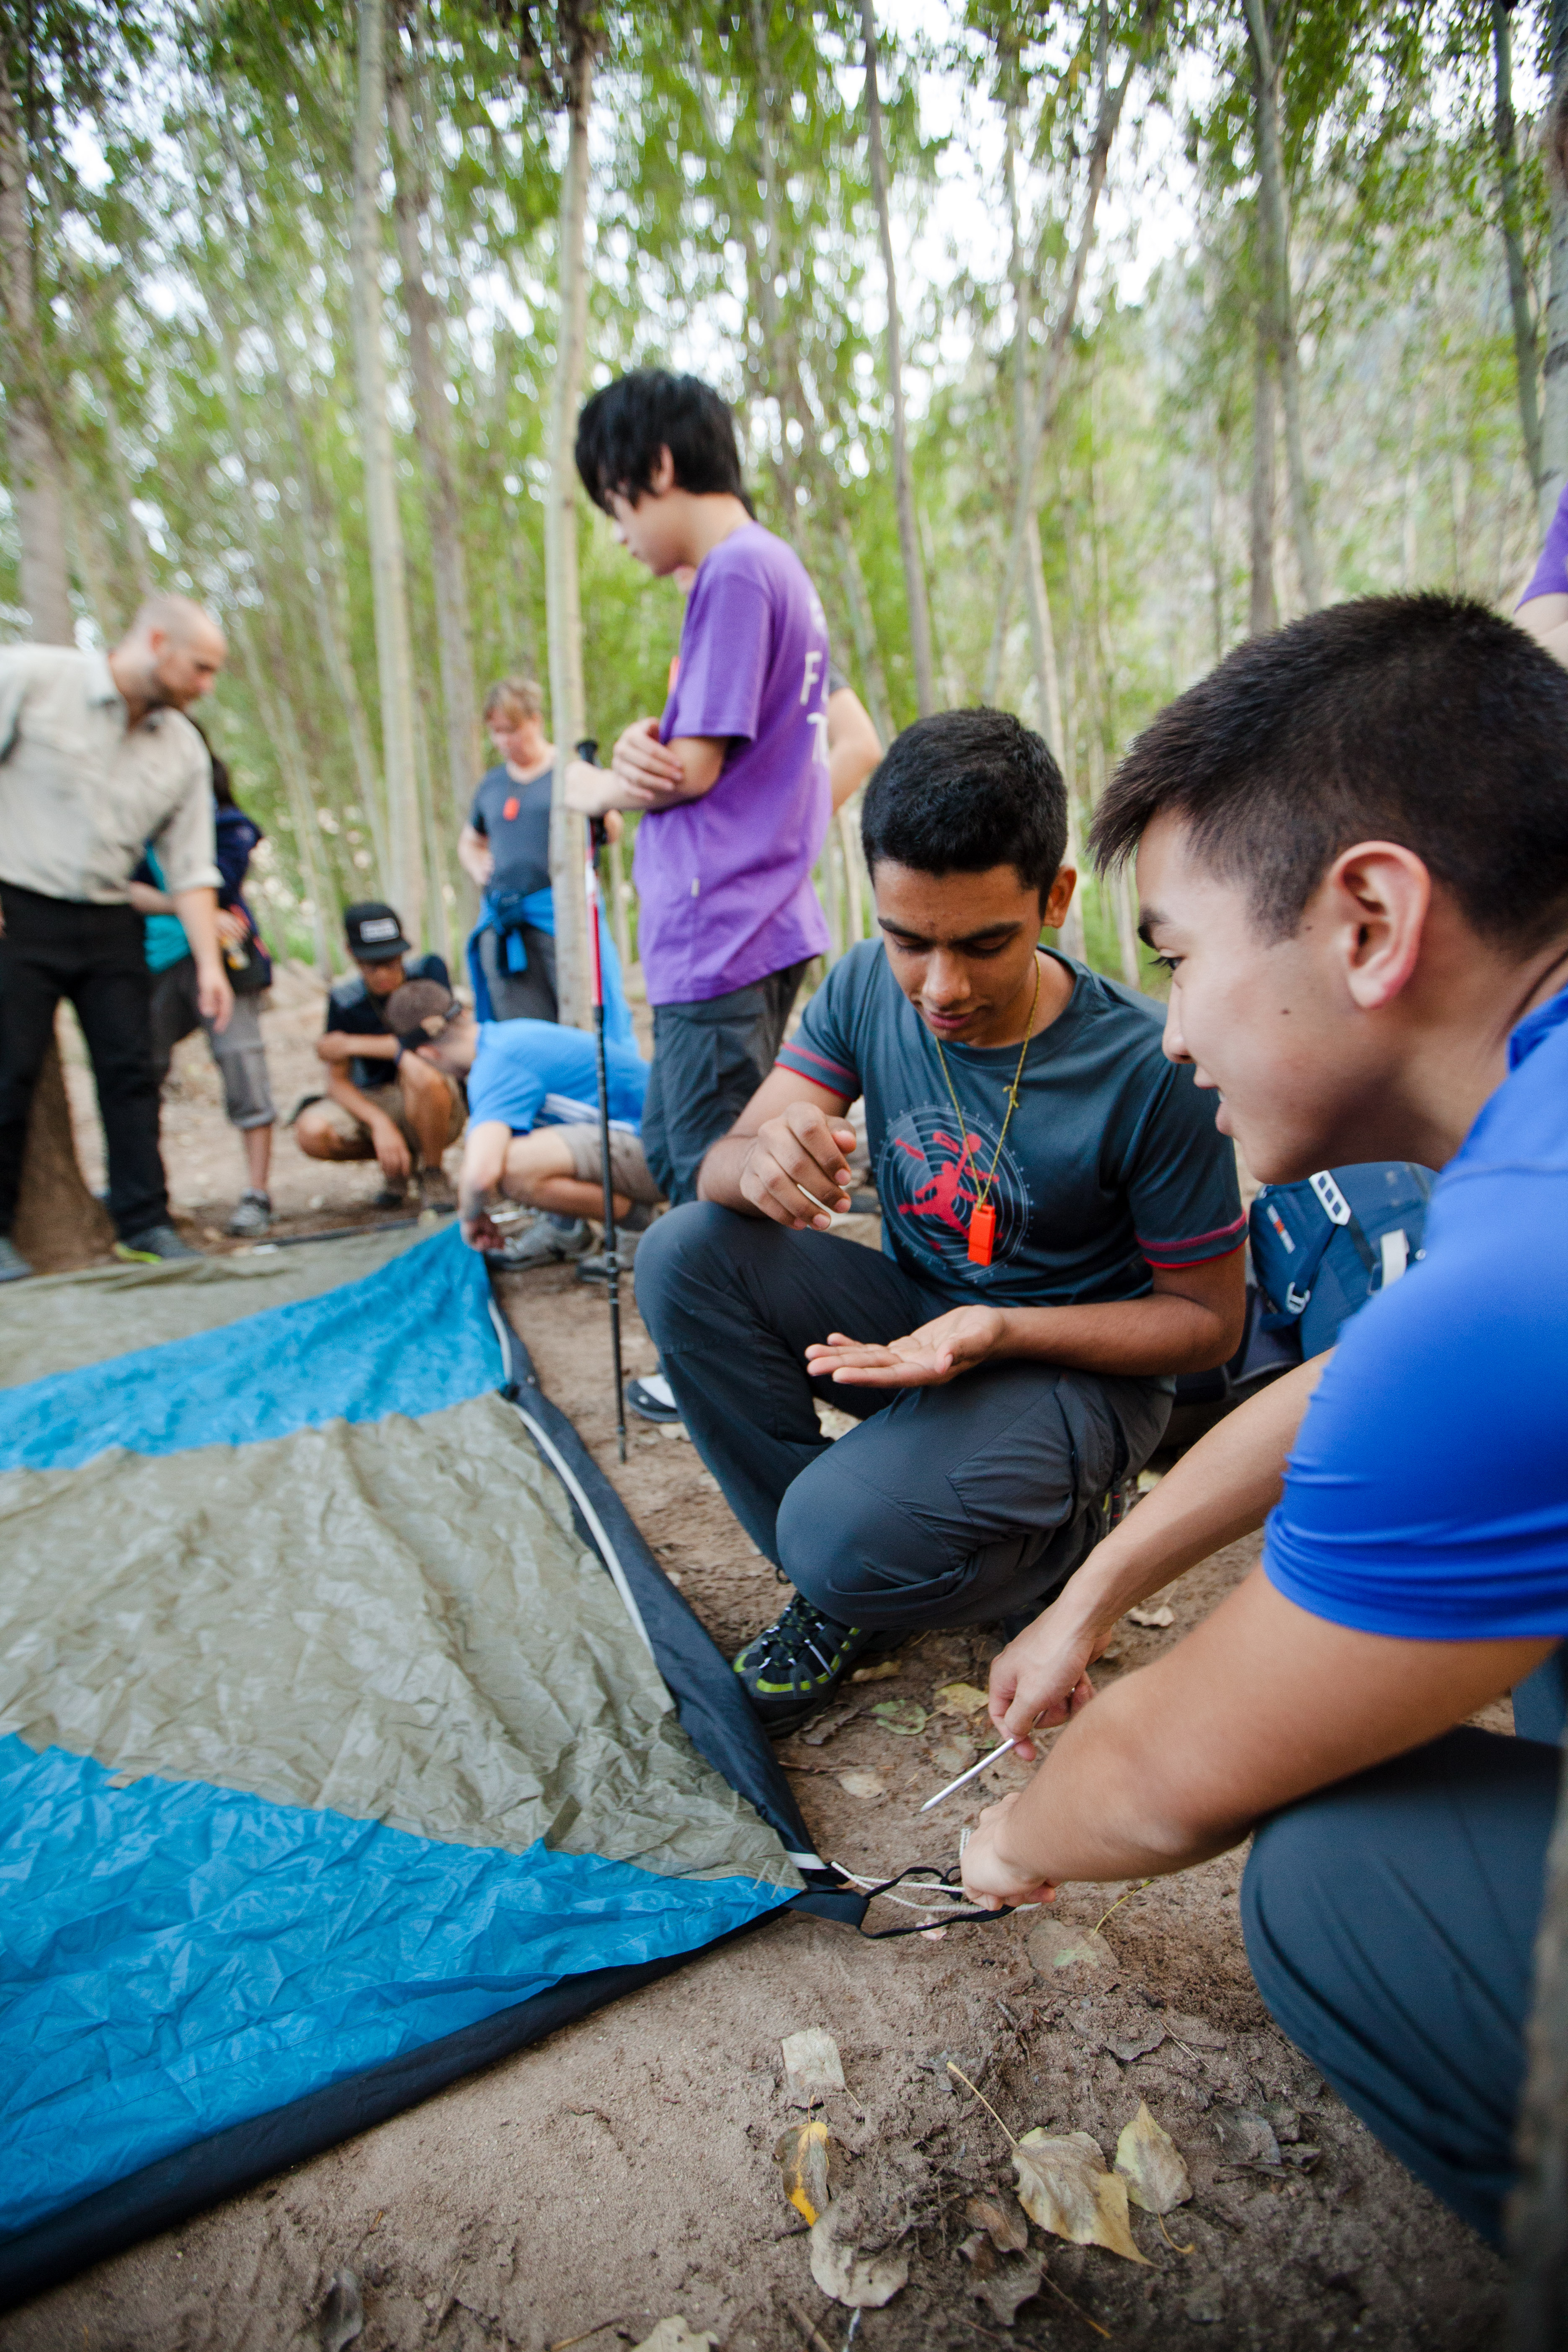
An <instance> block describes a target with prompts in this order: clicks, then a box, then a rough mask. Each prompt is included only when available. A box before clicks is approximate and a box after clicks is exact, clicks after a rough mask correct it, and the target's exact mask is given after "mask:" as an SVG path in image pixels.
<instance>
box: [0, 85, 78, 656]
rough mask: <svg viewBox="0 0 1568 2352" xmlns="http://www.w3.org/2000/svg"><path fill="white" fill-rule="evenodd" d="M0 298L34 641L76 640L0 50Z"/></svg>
mask: <svg viewBox="0 0 1568 2352" xmlns="http://www.w3.org/2000/svg"><path fill="white" fill-rule="evenodd" d="M0 302H3V304H4V308H5V346H6V348H5V379H6V392H5V444H6V449H5V454H6V462H7V472H8V474H9V478H10V489H11V503H12V506H13V508H14V509H15V510H16V535H17V538H18V540H19V541H20V544H21V590H22V602H23V604H25V605H26V608H27V623H28V630H29V634H30V635H31V636H32V639H33V642H34V643H35V645H44V646H70V645H74V644H75V643H76V631H75V629H74V627H73V626H72V624H71V608H70V591H69V583H68V578H67V574H66V502H65V489H64V478H63V477H64V469H63V467H61V464H60V458H59V452H58V449H57V448H56V446H55V442H54V436H53V434H52V433H51V432H50V429H49V412H48V407H47V400H46V394H45V371H44V362H43V352H42V350H41V347H40V345H39V341H38V319H37V298H36V295H35V292H34V280H33V239H32V230H31V227H30V225H29V222H28V217H27V145H26V133H25V131H24V130H23V127H22V118H21V115H20V113H19V112H18V110H17V107H16V93H15V92H14V90H13V89H12V88H11V83H10V79H9V77H8V75H7V73H6V71H5V58H4V56H3V55H0Z"/></svg>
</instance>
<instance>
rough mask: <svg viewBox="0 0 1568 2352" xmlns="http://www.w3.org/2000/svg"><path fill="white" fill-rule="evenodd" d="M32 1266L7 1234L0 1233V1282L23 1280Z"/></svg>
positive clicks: (29, 1272)
mask: <svg viewBox="0 0 1568 2352" xmlns="http://www.w3.org/2000/svg"><path fill="white" fill-rule="evenodd" d="M32 1271H33V1269H32V1267H31V1266H30V1265H28V1264H27V1261H26V1258H25V1257H24V1256H23V1255H22V1253H21V1251H20V1250H19V1249H18V1248H17V1247H16V1243H15V1242H14V1241H12V1240H11V1238H10V1236H9V1235H8V1234H0V1282H25V1281H26V1278H27V1276H28V1275H30V1274H31V1273H32Z"/></svg>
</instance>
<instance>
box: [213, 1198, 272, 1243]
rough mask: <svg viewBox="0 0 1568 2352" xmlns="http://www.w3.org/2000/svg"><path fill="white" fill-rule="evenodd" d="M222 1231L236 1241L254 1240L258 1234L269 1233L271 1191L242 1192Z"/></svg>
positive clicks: (270, 1229)
mask: <svg viewBox="0 0 1568 2352" xmlns="http://www.w3.org/2000/svg"><path fill="white" fill-rule="evenodd" d="M224 1231H225V1233H226V1234H232V1235H233V1236H234V1238H235V1240H236V1241H254V1240H255V1238H256V1236H257V1234H269V1233H270V1232H271V1231H272V1195H271V1193H270V1192H255V1191H252V1192H242V1193H241V1194H240V1196H239V1206H238V1208H237V1209H236V1211H235V1213H234V1214H233V1216H232V1217H230V1219H229V1221H228V1223H227V1224H226V1226H225V1227H224Z"/></svg>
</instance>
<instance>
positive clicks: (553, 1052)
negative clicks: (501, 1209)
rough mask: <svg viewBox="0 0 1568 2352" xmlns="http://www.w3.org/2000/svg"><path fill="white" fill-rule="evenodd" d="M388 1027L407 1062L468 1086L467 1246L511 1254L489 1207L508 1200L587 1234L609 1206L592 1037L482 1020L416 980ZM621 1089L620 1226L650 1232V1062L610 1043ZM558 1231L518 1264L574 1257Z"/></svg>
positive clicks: (615, 1165) (615, 1114)
mask: <svg viewBox="0 0 1568 2352" xmlns="http://www.w3.org/2000/svg"><path fill="white" fill-rule="evenodd" d="M386 1017H387V1025H388V1027H389V1028H390V1029H391V1030H392V1032H393V1034H394V1035H395V1037H396V1038H397V1039H398V1042H399V1043H400V1045H402V1047H403V1049H404V1051H405V1053H409V1054H416V1055H418V1057H419V1059H420V1060H421V1061H422V1062H428V1063H430V1064H431V1065H432V1066H434V1067H435V1068H436V1069H437V1070H441V1071H444V1072H445V1073H446V1075H447V1077H449V1078H457V1079H460V1080H462V1081H464V1082H465V1083H466V1085H467V1088H468V1140H467V1142H466V1144H465V1146H464V1149H463V1168H462V1173H461V1175H460V1176H459V1178H458V1212H459V1216H460V1221H461V1224H462V1232H463V1239H464V1240H465V1241H466V1242H467V1243H468V1245H469V1247H470V1248H472V1249H478V1250H497V1249H501V1248H503V1247H505V1244H504V1242H503V1240H502V1237H501V1234H500V1232H499V1231H498V1230H497V1228H496V1226H495V1224H494V1223H492V1221H491V1218H490V1214H489V1202H490V1201H491V1199H492V1197H493V1196H494V1195H495V1193H497V1192H500V1193H502V1194H504V1196H505V1197H506V1198H507V1199H508V1200H510V1201H524V1202H527V1203H528V1204H529V1205H530V1207H531V1208H535V1209H540V1210H542V1211H544V1212H545V1213H547V1214H548V1215H550V1216H552V1217H553V1218H555V1219H556V1220H557V1221H559V1220H562V1219H565V1220H567V1221H568V1223H569V1226H577V1227H580V1228H581V1232H582V1247H583V1248H586V1246H587V1244H588V1239H589V1235H588V1228H587V1223H586V1221H587V1219H588V1218H589V1217H591V1216H597V1215H599V1214H600V1213H602V1211H603V1208H604V1201H605V1188H604V1173H603V1169H604V1162H603V1159H602V1156H601V1151H600V1144H599V1114H598V1070H597V1047H596V1046H595V1043H594V1040H593V1038H592V1037H590V1036H589V1035H587V1034H586V1033H585V1032H584V1030H581V1029H568V1028H564V1027H560V1026H558V1025H557V1024H555V1023H554V1022H552V1021H526V1020H524V1021H476V1020H475V1018H474V1016H473V1014H472V1013H470V1012H469V1011H468V1008H467V1006H466V1005H463V1004H460V1003H458V999H457V998H456V997H455V996H454V995H453V994H452V992H451V990H450V989H449V988H443V987H442V985H441V984H440V982H438V981H432V980H415V981H410V982H408V984H407V986H406V987H405V988H400V989H399V990H398V991H397V992H396V994H395V996H394V997H393V998H392V1000H391V1002H390V1003H389V1004H388V1005H387V1008H386ZM605 1066H606V1069H607V1072H608V1076H609V1088H610V1174H611V1181H613V1183H614V1185H615V1200H616V1223H617V1225H618V1226H619V1227H621V1228H622V1230H623V1231H624V1232H626V1234H632V1235H635V1234H639V1233H641V1232H642V1231H643V1230H644V1229H645V1228H646V1226H647V1222H648V1210H649V1208H650V1206H651V1204H652V1203H653V1202H656V1201H657V1200H658V1186H657V1185H656V1184H655V1182H654V1181H653V1178H652V1177H651V1176H650V1175H649V1174H648V1169H647V1160H645V1159H644V1157H643V1148H642V1140H641V1129H642V1112H643V1098H644V1096H645V1095H646V1094H647V1063H646V1062H645V1061H644V1060H643V1059H642V1057H641V1055H639V1054H637V1053H636V1052H635V1051H634V1050H633V1049H632V1048H631V1047H630V1046H627V1045H606V1046H605ZM567 1240H568V1242H569V1243H574V1235H573V1234H572V1233H571V1232H570V1231H569V1232H568V1234H567ZM559 1244H560V1236H559V1234H557V1235H556V1236H555V1237H554V1239H553V1240H552V1244H551V1246H550V1247H549V1248H548V1249H545V1250H543V1251H542V1252H540V1253H538V1254H537V1255H536V1256H534V1257H530V1256H529V1255H526V1252H527V1239H526V1237H525V1239H524V1242H523V1244H522V1245H521V1249H517V1248H514V1249H512V1250H511V1251H510V1252H509V1262H510V1264H512V1265H518V1264H521V1265H529V1264H533V1263H537V1264H539V1265H545V1264H548V1263H550V1262H552V1260H554V1259H556V1258H559V1257H561V1256H563V1255H565V1256H574V1255H581V1250H580V1249H578V1248H577V1247H576V1246H575V1245H573V1246H570V1247H568V1248H566V1249H564V1250H563V1248H562V1247H561V1246H560V1245H559Z"/></svg>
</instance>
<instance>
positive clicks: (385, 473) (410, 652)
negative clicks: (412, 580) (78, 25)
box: [353, 0, 425, 941]
mask: <svg viewBox="0 0 1568 2352" xmlns="http://www.w3.org/2000/svg"><path fill="white" fill-rule="evenodd" d="M357 21H358V27H359V60H358V79H359V89H358V109H357V113H356V117H355V122H354V202H353V297H354V299H353V315H354V355H355V361H356V373H357V375H358V378H359V409H360V444H361V450H362V455H363V466H364V505H365V521H366V525H367V527H368V534H369V539H370V572H371V590H372V596H373V601H374V610H375V656H376V669H377V673H378V675H379V678H380V685H381V762H382V768H383V771H384V774H385V777H386V812H387V835H388V841H387V855H388V864H389V866H390V868H391V881H392V898H393V901H394V904H395V906H396V908H397V911H398V913H399V915H400V916H401V917H402V919H403V928H404V929H405V932H406V933H407V935H408V937H409V938H410V939H411V940H415V941H417V940H419V939H420V937H421V935H422V932H423V929H424V921H425V906H424V889H423V873H424V862H425V861H424V845H423V842H422V840H421V837H420V835H421V827H420V822H419V779H418V774H417V771H416V765H415V749H414V647H413V639H412V635H411V633H410V630H409V625H408V583H407V578H406V576H405V570H404V554H403V522H402V518H401V516H400V515H399V513H398V508H397V473H396V467H395V459H394V453H393V446H392V423H391V419H390V417H389V415H388V414H387V405H386V362H385V358H384V353H383V350H382V340H381V337H382V310H381V206H380V203H379V200H378V188H379V183H380V178H381V133H382V118H383V115H384V111H385V98H386V73H385V53H384V33H385V16H384V0H357Z"/></svg>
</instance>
